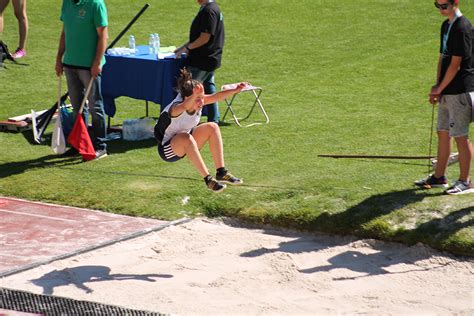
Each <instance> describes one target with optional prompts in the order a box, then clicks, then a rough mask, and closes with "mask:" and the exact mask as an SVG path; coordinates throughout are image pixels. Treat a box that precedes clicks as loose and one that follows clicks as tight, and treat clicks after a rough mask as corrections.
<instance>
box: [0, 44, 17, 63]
mask: <svg viewBox="0 0 474 316" xmlns="http://www.w3.org/2000/svg"><path fill="white" fill-rule="evenodd" d="M5 60H10V61H13V62H15V58H13V56H12V54H11V53H10V51H9V50H8V46H7V44H5V43H4V42H3V41H0V65H2V64H3V62H4V61H5Z"/></svg>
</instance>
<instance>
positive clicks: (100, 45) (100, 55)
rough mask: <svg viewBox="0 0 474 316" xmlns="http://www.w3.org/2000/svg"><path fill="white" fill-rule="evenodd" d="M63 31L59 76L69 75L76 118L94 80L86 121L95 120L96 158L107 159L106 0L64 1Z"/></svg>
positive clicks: (93, 135) (62, 11)
mask: <svg viewBox="0 0 474 316" xmlns="http://www.w3.org/2000/svg"><path fill="white" fill-rule="evenodd" d="M61 21H62V22H63V28H62V31H61V36H60V38H59V48H58V53H57V56H56V74H57V75H58V76H60V75H61V74H62V73H63V72H64V73H65V75H66V80H67V85H68V91H69V98H70V99H71V104H72V107H73V110H74V113H75V114H76V115H77V113H78V111H79V108H80V105H81V101H82V99H83V98H84V93H85V90H86V89H85V88H86V87H87V86H88V84H89V81H90V80H91V79H93V85H92V88H91V91H90V93H89V96H88V106H85V107H84V112H83V115H84V121H85V122H86V123H87V119H88V114H89V113H90V114H91V117H92V133H91V134H90V136H91V140H92V143H93V144H94V148H95V150H96V159H98V158H102V157H105V156H107V145H106V143H105V137H106V130H107V124H106V121H105V111H104V102H103V99H102V93H101V84H100V82H101V72H102V66H103V65H104V64H105V57H104V53H105V50H106V47H107V39H108V17H107V8H106V6H105V3H104V1H103V0H63V3H62V9H61Z"/></svg>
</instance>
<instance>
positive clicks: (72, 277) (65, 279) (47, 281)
mask: <svg viewBox="0 0 474 316" xmlns="http://www.w3.org/2000/svg"><path fill="white" fill-rule="evenodd" d="M172 277H173V275H171V274H121V273H113V274H110V268H109V267H106V266H78V267H73V268H65V269H63V270H54V271H51V272H49V273H46V274H45V275H43V276H42V277H40V278H38V279H34V280H30V282H31V283H33V284H34V285H37V286H40V287H42V288H43V294H47V295H51V294H53V291H54V288H55V287H58V286H67V285H71V284H72V285H74V286H76V287H77V288H79V289H81V290H84V291H85V292H86V293H91V292H93V290H92V289H91V288H89V287H88V286H87V285H86V283H90V282H101V281H125V280H139V281H147V282H156V279H158V278H172Z"/></svg>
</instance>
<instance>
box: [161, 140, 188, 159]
mask: <svg viewBox="0 0 474 316" xmlns="http://www.w3.org/2000/svg"><path fill="white" fill-rule="evenodd" d="M158 154H159V155H160V157H161V159H163V160H164V161H168V162H175V161H178V160H180V159H181V158H183V157H184V156H183V157H180V156H178V155H176V154H175V153H174V152H173V149H172V148H171V139H170V140H169V141H167V142H166V143H165V144H164V145H162V144H158Z"/></svg>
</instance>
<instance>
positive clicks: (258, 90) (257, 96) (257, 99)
mask: <svg viewBox="0 0 474 316" xmlns="http://www.w3.org/2000/svg"><path fill="white" fill-rule="evenodd" d="M228 86H230V85H223V86H222V88H221V90H226V89H225V87H228ZM246 91H252V92H253V95H254V96H255V101H254V102H253V105H252V107H251V108H250V112H249V113H248V114H247V116H246V117H244V118H241V119H240V121H243V120H246V119H248V118H249V117H250V115H251V114H252V112H253V110H254V109H255V106H256V105H257V104H258V106H259V107H260V110H261V111H262V113H263V115H264V116H265V124H268V123H269V122H270V118H269V117H268V115H267V112H266V111H265V109H264V107H263V105H262V102H261V101H260V95H261V94H262V92H263V89H262V88H260V87H254V86H249V87H246V88H244V89H243V90H242V91H241V93H242V92H246ZM236 96H237V94H234V95H233V96H232V98H231V99H230V101H228V100H227V99H225V100H224V101H225V103H226V104H227V109H226V111H225V113H224V116H223V117H222V121H224V120H225V117H226V115H227V113H228V112H229V111H230V113H231V114H232V117H233V118H234V121H235V123H236V124H237V125H238V126H239V127H249V126H253V125H259V124H263V123H261V122H257V123H251V124H248V125H245V126H242V124H241V123H240V122H239V118H237V115H236V114H235V112H234V109H233V107H232V104H233V103H234V99H235V97H236Z"/></svg>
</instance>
